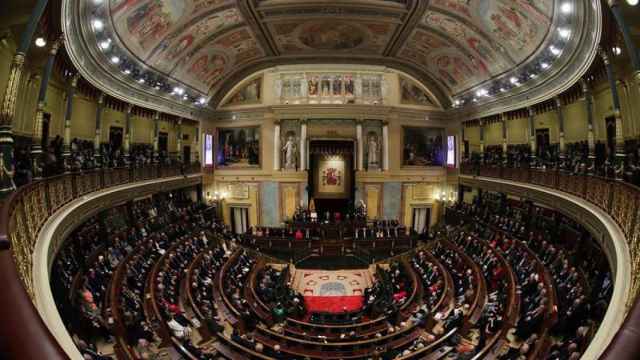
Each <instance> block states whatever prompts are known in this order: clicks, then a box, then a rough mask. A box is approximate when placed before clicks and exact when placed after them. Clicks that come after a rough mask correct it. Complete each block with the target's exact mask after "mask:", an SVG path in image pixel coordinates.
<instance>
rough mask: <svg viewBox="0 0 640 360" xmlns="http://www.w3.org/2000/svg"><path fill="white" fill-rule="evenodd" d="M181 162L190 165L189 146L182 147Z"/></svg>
mask: <svg viewBox="0 0 640 360" xmlns="http://www.w3.org/2000/svg"><path fill="white" fill-rule="evenodd" d="M182 162H184V163H185V164H191V146H184V147H183V148H182Z"/></svg>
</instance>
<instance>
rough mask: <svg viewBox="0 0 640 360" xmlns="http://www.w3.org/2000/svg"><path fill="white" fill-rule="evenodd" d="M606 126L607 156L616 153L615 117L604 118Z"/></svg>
mask: <svg viewBox="0 0 640 360" xmlns="http://www.w3.org/2000/svg"><path fill="white" fill-rule="evenodd" d="M604 121H605V125H606V126H607V156H612V155H613V154H615V153H616V117H615V116H609V117H607V118H606V119H604Z"/></svg>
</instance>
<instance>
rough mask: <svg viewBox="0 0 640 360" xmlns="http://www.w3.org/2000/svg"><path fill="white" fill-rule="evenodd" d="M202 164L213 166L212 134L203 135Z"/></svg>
mask: <svg viewBox="0 0 640 360" xmlns="http://www.w3.org/2000/svg"><path fill="white" fill-rule="evenodd" d="M204 166H213V135H211V134H205V135H204Z"/></svg>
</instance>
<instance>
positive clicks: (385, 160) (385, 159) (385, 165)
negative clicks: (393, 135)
mask: <svg viewBox="0 0 640 360" xmlns="http://www.w3.org/2000/svg"><path fill="white" fill-rule="evenodd" d="M382 171H389V123H388V122H387V121H383V122H382Z"/></svg>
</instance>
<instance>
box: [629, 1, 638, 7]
mask: <svg viewBox="0 0 640 360" xmlns="http://www.w3.org/2000/svg"><path fill="white" fill-rule="evenodd" d="M627 4H629V5H631V6H636V5H638V0H627Z"/></svg>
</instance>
